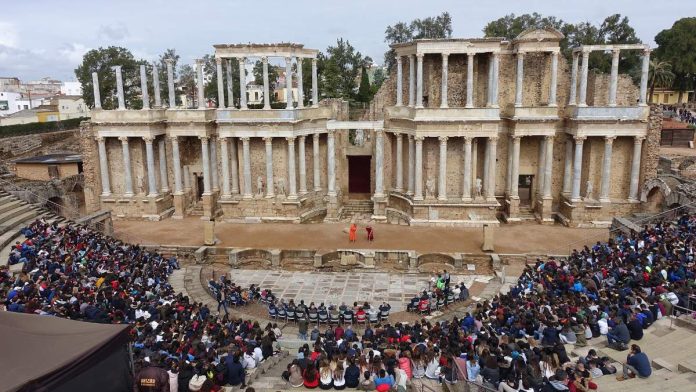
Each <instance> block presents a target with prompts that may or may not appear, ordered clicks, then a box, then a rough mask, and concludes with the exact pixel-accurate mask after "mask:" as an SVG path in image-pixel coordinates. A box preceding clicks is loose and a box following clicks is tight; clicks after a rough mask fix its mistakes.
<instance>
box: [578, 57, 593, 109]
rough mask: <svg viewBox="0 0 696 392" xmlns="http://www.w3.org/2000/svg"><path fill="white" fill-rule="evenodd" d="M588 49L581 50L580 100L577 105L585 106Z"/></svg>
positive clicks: (588, 60) (588, 59)
mask: <svg viewBox="0 0 696 392" xmlns="http://www.w3.org/2000/svg"><path fill="white" fill-rule="evenodd" d="M589 62H590V51H589V50H583V51H582V67H581V69H580V102H579V103H578V106H587V74H588V72H589V66H590V65H589Z"/></svg>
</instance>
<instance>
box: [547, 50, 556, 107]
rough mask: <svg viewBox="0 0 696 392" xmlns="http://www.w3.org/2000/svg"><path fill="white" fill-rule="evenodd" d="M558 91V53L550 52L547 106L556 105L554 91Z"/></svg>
mask: <svg viewBox="0 0 696 392" xmlns="http://www.w3.org/2000/svg"><path fill="white" fill-rule="evenodd" d="M557 89H558V52H551V91H549V106H556V105H557V98H556V91H557Z"/></svg>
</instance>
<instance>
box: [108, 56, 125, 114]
mask: <svg viewBox="0 0 696 392" xmlns="http://www.w3.org/2000/svg"><path fill="white" fill-rule="evenodd" d="M111 68H112V69H113V70H114V71H116V96H117V97H118V110H126V100H125V98H124V96H123V76H122V74H121V66H120V65H115V66H113V67H111Z"/></svg>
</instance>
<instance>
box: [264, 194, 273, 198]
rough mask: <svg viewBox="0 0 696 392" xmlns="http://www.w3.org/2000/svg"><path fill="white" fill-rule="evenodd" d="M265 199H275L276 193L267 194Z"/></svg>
mask: <svg viewBox="0 0 696 392" xmlns="http://www.w3.org/2000/svg"><path fill="white" fill-rule="evenodd" d="M265 197H266V199H272V198H274V197H275V194H274V193H267V194H266V196H265Z"/></svg>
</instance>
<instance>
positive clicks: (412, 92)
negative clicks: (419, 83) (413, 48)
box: [408, 54, 416, 107]
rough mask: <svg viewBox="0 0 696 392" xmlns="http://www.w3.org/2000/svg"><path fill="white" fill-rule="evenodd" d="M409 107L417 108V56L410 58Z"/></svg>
mask: <svg viewBox="0 0 696 392" xmlns="http://www.w3.org/2000/svg"><path fill="white" fill-rule="evenodd" d="M408 106H410V107H414V106H416V55H415V54H411V55H409V56H408Z"/></svg>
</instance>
